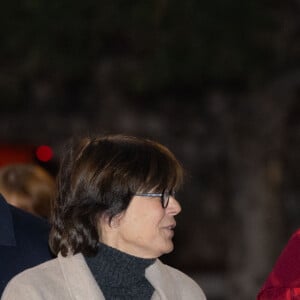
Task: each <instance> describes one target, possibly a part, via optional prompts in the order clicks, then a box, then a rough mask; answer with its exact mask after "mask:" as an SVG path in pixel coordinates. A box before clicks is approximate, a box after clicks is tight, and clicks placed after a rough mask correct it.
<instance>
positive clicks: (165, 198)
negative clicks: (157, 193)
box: [162, 190, 170, 208]
mask: <svg viewBox="0 0 300 300" xmlns="http://www.w3.org/2000/svg"><path fill="white" fill-rule="evenodd" d="M169 198H170V192H169V191H168V190H164V192H163V199H162V200H163V203H162V205H163V208H166V207H167V206H168V204H169Z"/></svg>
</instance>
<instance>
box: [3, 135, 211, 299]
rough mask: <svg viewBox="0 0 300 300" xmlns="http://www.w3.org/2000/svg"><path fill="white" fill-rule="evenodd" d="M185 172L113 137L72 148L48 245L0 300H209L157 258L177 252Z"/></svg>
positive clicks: (165, 154)
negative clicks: (46, 253)
mask: <svg viewBox="0 0 300 300" xmlns="http://www.w3.org/2000/svg"><path fill="white" fill-rule="evenodd" d="M182 178H183V171H182V168H181V166H180V164H179V163H178V161H177V159H176V158H175V157H174V155H173V154H172V153H171V152H170V151H169V150H168V149H167V148H166V147H164V146H162V145H161V144H159V143H157V142H154V141H150V140H146V139H140V138H135V137H129V136H123V135H112V136H104V137H97V138H93V139H91V138H85V139H82V140H80V141H79V142H78V143H73V144H72V145H69V147H68V148H67V149H66V151H65V154H64V157H63V159H62V162H61V166H60V171H59V174H58V178H57V182H58V192H57V197H56V200H55V203H54V207H53V217H52V231H51V235H50V246H51V249H52V251H53V252H54V253H55V254H57V255H58V257H57V258H56V259H53V260H51V261H50V262H47V263H44V264H41V265H39V266H37V267H34V268H32V269H29V270H27V271H24V272H23V273H21V274H19V275H18V276H16V277H15V278H14V279H13V280H12V281H11V282H10V283H9V284H8V286H7V288H6V289H5V292H4V294H3V297H2V299H3V300H7V299H31V300H35V299H77V300H80V299H82V300H93V299H95V300H96V299H97V300H99V299H115V300H117V299H125V300H127V299H128V300H129V299H140V300H146V299H151V300H155V299H170V300H176V299H178V300H179V299H184V300H188V299H200V300H202V299H206V298H205V295H204V293H203V291H202V289H201V288H200V287H199V286H198V285H197V284H196V283H195V282H194V281H193V280H192V279H191V278H189V277H188V276H187V275H185V274H183V273H182V272H180V271H179V270H176V269H174V268H172V267H170V266H167V265H165V264H163V263H162V262H161V261H160V260H159V257H160V256H161V255H163V254H166V253H169V252H171V251H172V250H173V242H172V238H173V236H174V229H175V226H176V221H175V217H176V215H178V214H179V213H180V211H181V207H180V204H179V203H178V201H177V200H176V199H175V194H174V192H175V191H176V190H177V189H178V188H179V187H180V185H181V183H182Z"/></svg>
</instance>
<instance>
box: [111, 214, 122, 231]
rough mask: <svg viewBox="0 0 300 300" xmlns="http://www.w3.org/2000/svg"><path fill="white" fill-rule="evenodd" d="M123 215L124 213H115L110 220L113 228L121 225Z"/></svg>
mask: <svg viewBox="0 0 300 300" xmlns="http://www.w3.org/2000/svg"><path fill="white" fill-rule="evenodd" d="M122 217H123V213H119V214H117V215H115V216H114V217H113V218H112V219H111V220H108V222H109V226H110V227H111V228H117V227H119V226H120V222H121V220H122Z"/></svg>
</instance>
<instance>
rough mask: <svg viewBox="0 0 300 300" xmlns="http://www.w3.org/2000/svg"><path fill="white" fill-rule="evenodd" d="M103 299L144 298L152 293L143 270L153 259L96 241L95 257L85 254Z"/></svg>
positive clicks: (137, 299) (147, 297)
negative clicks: (96, 251)
mask: <svg viewBox="0 0 300 300" xmlns="http://www.w3.org/2000/svg"><path fill="white" fill-rule="evenodd" d="M85 260H86V262H87V264H88V266H89V268H90V270H91V272H92V274H93V275H94V277H95V279H96V281H97V283H98V284H99V286H100V289H101V291H102V292H103V294H104V297H105V299H107V300H132V299H136V300H147V299H151V296H152V294H153V292H154V288H153V286H152V285H151V284H150V282H149V281H148V280H147V279H146V277H145V270H146V268H147V267H149V266H150V265H151V264H153V263H154V261H155V259H144V258H139V257H136V256H132V255H129V254H127V253H124V252H121V251H119V250H117V249H115V248H112V247H109V246H107V245H105V244H102V243H101V244H100V245H99V249H98V253H97V255H96V256H95V257H85Z"/></svg>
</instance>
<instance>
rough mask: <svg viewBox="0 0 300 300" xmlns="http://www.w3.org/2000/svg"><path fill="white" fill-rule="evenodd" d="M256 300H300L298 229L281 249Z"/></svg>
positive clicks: (299, 232)
mask: <svg viewBox="0 0 300 300" xmlns="http://www.w3.org/2000/svg"><path fill="white" fill-rule="evenodd" d="M257 300H300V229H298V230H297V231H296V232H295V233H294V234H293V236H292V237H291V239H290V240H289V242H288V244H287V245H286V247H285V248H284V249H283V251H282V253H281V254H280V256H279V258H278V260H277V261H276V263H275V266H274V268H273V270H272V271H271V273H270V275H269V277H268V278H267V280H266V282H265V283H264V285H263V287H262V288H261V290H260V292H259V294H258V296H257Z"/></svg>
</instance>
